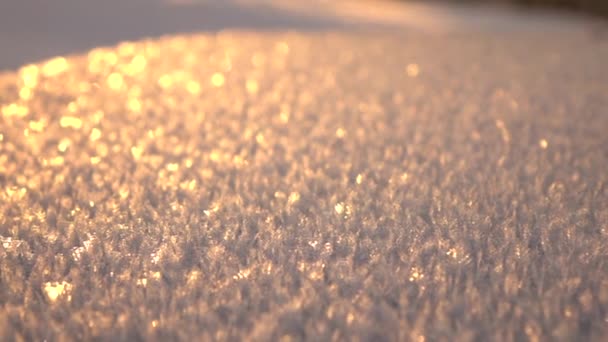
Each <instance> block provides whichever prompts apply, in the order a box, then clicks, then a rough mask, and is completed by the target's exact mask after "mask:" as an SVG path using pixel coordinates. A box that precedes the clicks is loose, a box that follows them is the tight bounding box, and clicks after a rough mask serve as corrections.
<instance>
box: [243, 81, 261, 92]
mask: <svg viewBox="0 0 608 342" xmlns="http://www.w3.org/2000/svg"><path fill="white" fill-rule="evenodd" d="M245 88H247V92H248V93H249V94H256V93H257V92H258V90H259V88H260V86H259V85H258V82H257V81H256V80H247V82H246V83H245Z"/></svg>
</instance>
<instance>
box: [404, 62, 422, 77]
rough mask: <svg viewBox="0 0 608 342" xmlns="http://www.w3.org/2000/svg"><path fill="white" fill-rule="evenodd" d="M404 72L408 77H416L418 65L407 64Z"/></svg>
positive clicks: (418, 70)
mask: <svg viewBox="0 0 608 342" xmlns="http://www.w3.org/2000/svg"><path fill="white" fill-rule="evenodd" d="M405 72H406V73H407V75H408V76H409V77H417V76H418V75H419V74H420V67H419V66H418V64H413V63H412V64H408V65H407V67H406V68H405Z"/></svg>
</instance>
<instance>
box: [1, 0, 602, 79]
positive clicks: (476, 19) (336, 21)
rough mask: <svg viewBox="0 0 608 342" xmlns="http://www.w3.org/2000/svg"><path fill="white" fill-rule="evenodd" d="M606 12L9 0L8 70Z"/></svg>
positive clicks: (537, 3) (590, 20)
mask: <svg viewBox="0 0 608 342" xmlns="http://www.w3.org/2000/svg"><path fill="white" fill-rule="evenodd" d="M606 14H608V1H606V0H490V1H462V0H451V1H449V0H448V1H444V2H441V1H432V2H430V1H426V2H423V1H405V0H302V1H300V0H103V1H98V0H52V1H48V0H4V1H0V46H1V47H2V55H1V57H0V70H13V69H16V68H18V67H19V66H22V65H24V64H27V63H32V62H37V61H40V60H43V59H46V58H50V57H53V56H56V55H66V54H74V53H79V52H84V51H87V50H89V49H91V48H93V47H98V46H105V45H113V44H116V43H118V42H120V41H124V40H136V39H142V38H146V37H158V36H161V35H167V34H174V33H188V32H214V31H220V30H226V29H236V30H238V29H256V30H361V29H364V30H393V31H397V32H403V33H407V32H411V31H427V32H454V31H471V30H473V31H486V32H500V31H515V30H516V31H539V30H542V31H560V30H581V29H582V30H587V29H596V28H597V27H598V25H599V26H602V25H603V19H598V18H603V16H606Z"/></svg>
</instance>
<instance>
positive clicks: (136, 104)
mask: <svg viewBox="0 0 608 342" xmlns="http://www.w3.org/2000/svg"><path fill="white" fill-rule="evenodd" d="M127 108H128V109H129V110H130V111H131V112H134V113H140V112H141V110H142V105H141V101H140V100H139V99H137V98H129V100H128V101H127Z"/></svg>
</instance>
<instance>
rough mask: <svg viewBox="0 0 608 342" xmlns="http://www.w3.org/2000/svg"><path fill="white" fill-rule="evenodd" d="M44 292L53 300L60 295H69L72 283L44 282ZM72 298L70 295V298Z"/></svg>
mask: <svg viewBox="0 0 608 342" xmlns="http://www.w3.org/2000/svg"><path fill="white" fill-rule="evenodd" d="M43 289H44V292H45V293H46V296H47V297H48V299H49V300H50V301H51V302H54V301H56V300H57V299H59V297H60V296H63V295H67V294H68V293H69V292H70V291H71V290H72V284H70V283H68V282H66V281H62V282H48V283H45V284H44V288H43ZM70 299H71V298H70V297H69V296H68V300H70Z"/></svg>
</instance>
